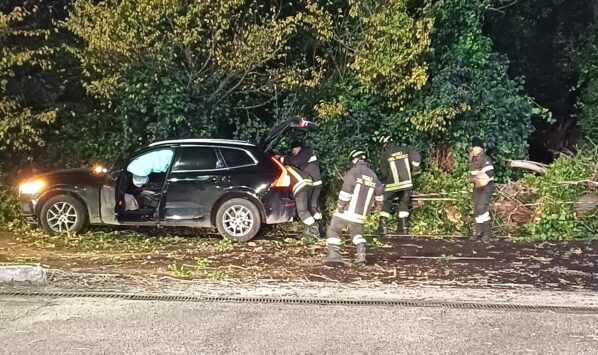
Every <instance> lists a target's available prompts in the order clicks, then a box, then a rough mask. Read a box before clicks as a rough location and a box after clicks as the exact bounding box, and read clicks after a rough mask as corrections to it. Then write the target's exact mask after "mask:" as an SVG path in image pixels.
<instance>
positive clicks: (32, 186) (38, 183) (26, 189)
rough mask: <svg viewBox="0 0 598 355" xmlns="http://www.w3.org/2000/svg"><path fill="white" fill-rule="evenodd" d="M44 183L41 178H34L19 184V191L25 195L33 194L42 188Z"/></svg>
mask: <svg viewBox="0 0 598 355" xmlns="http://www.w3.org/2000/svg"><path fill="white" fill-rule="evenodd" d="M44 185H45V183H44V182H43V181H42V180H35V181H30V182H26V183H24V184H21V185H19V192H20V193H22V194H25V195H33V194H36V193H38V192H40V191H41V189H43V188H44Z"/></svg>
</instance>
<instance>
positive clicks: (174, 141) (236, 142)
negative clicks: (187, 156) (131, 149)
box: [149, 138, 255, 147]
mask: <svg viewBox="0 0 598 355" xmlns="http://www.w3.org/2000/svg"><path fill="white" fill-rule="evenodd" d="M189 143H191V144H193V143H203V144H206V143H207V144H209V143H215V144H234V145H244V146H255V144H252V143H249V142H247V141H241V140H235V139H212V138H190V139H172V140H166V141H159V142H154V143H152V144H150V145H149V146H150V147H155V146H158V145H165V144H189Z"/></svg>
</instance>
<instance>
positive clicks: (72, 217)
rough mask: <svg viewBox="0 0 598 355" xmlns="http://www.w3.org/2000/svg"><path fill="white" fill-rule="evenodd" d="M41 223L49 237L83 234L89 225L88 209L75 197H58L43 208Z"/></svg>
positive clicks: (40, 217)
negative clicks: (64, 234)
mask: <svg viewBox="0 0 598 355" xmlns="http://www.w3.org/2000/svg"><path fill="white" fill-rule="evenodd" d="M39 223H40V225H41V227H42V229H43V230H44V232H46V233H48V234H49V235H57V234H63V233H81V232H83V231H84V230H85V229H86V228H87V225H88V215H87V208H86V207H85V205H84V204H83V202H81V201H79V200H78V199H76V198H74V197H73V196H69V195H57V196H54V197H52V198H50V199H49V200H48V201H46V203H44V205H43V206H42V209H41V211H40V214H39Z"/></svg>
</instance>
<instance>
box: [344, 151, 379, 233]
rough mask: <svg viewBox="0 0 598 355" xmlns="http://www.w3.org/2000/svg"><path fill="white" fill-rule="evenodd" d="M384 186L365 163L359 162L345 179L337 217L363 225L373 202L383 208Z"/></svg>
mask: <svg viewBox="0 0 598 355" xmlns="http://www.w3.org/2000/svg"><path fill="white" fill-rule="evenodd" d="M383 196H384V186H383V185H382V183H381V182H380V180H379V179H378V176H376V173H374V172H373V171H372V169H370V167H369V166H368V164H367V163H366V162H364V161H359V162H358V163H357V164H355V166H354V167H352V168H351V169H350V170H349V171H348V172H347V173H346V174H345V176H344V177H343V187H342V189H341V192H340V194H339V197H338V202H337V205H338V207H339V210H342V212H341V211H337V212H335V214H334V215H335V216H336V217H339V218H342V219H344V220H346V221H348V222H353V223H359V224H363V223H364V222H365V219H366V218H367V216H368V215H369V213H370V210H371V208H372V205H373V202H374V201H376V205H378V207H379V208H380V207H382V201H383V198H384V197H383Z"/></svg>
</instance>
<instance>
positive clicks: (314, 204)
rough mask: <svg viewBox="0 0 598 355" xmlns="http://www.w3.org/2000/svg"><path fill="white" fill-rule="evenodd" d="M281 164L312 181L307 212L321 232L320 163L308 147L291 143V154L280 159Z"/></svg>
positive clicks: (298, 143)
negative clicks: (307, 176) (295, 169)
mask: <svg viewBox="0 0 598 355" xmlns="http://www.w3.org/2000/svg"><path fill="white" fill-rule="evenodd" d="M280 160H281V162H282V163H283V164H287V165H290V166H294V167H296V168H299V169H300V170H302V171H304V172H305V173H307V175H309V177H310V178H311V180H312V181H313V185H312V189H311V194H310V196H309V197H308V200H309V212H310V213H311V215H312V216H313V217H314V218H315V220H316V223H318V228H319V230H320V232H321V234H323V233H322V232H323V231H322V212H321V211H320V203H319V198H320V193H321V192H322V174H321V172H320V163H319V162H318V158H317V157H316V154H315V153H314V151H313V149H312V148H311V147H310V146H306V145H303V143H301V142H299V141H295V142H293V143H291V154H290V155H287V156H284V157H281V158H280Z"/></svg>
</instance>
